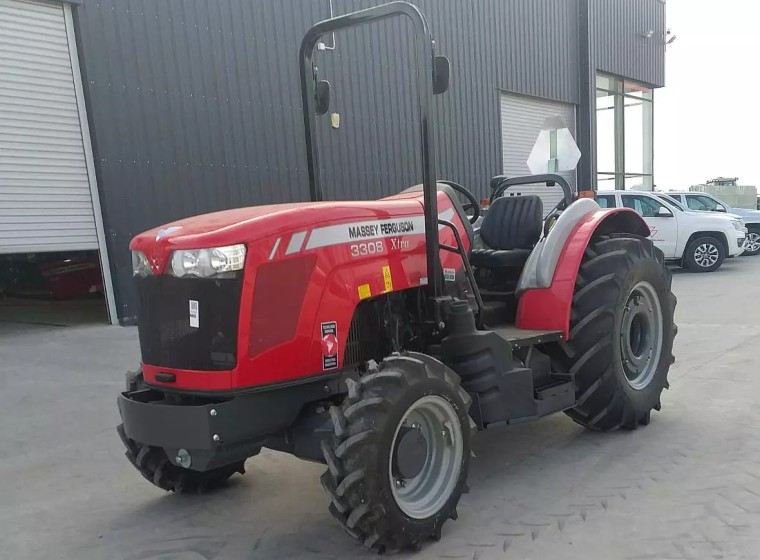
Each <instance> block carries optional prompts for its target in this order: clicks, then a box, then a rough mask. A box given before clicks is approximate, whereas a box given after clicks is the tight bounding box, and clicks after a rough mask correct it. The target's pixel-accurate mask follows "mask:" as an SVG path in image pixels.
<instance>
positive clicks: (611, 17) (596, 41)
mask: <svg viewBox="0 0 760 560" xmlns="http://www.w3.org/2000/svg"><path fill="white" fill-rule="evenodd" d="M589 1H590V6H589V7H590V19H591V30H592V43H591V50H592V60H593V61H594V62H595V64H596V68H597V69H598V70H600V71H603V72H609V73H611V74H616V75H618V76H622V77H625V78H630V79H632V80H636V81H639V82H644V83H645V84H649V85H652V86H654V87H662V86H664V85H665V39H664V37H665V31H666V28H665V2H664V1H663V0H635V1H632V0H589ZM647 31H652V32H653V34H652V36H651V37H649V38H646V37H644V34H645V33H646V32H647Z"/></svg>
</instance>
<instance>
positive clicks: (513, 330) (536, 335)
mask: <svg viewBox="0 0 760 560" xmlns="http://www.w3.org/2000/svg"><path fill="white" fill-rule="evenodd" d="M493 332H495V333H496V334H498V335H499V336H500V337H502V338H503V339H504V340H506V341H508V342H509V343H510V344H512V346H515V347H517V348H520V347H523V348H524V347H526V346H534V345H536V344H544V343H545V342H557V341H559V340H562V336H563V332H562V331H530V330H527V329H518V328H517V327H515V326H513V325H510V326H508V327H497V328H495V329H493Z"/></svg>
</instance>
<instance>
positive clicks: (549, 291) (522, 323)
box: [516, 208, 650, 340]
mask: <svg viewBox="0 0 760 560" xmlns="http://www.w3.org/2000/svg"><path fill="white" fill-rule="evenodd" d="M597 233H605V234H610V233H632V234H635V235H640V236H642V237H649V234H650V230H649V226H648V225H647V224H646V222H645V221H644V219H643V218H642V217H641V216H639V215H638V214H637V213H636V212H634V211H633V210H631V209H629V208H609V209H598V210H592V211H590V212H588V213H587V214H585V215H584V216H582V217H581V218H580V219H579V220H578V222H577V224H576V225H575V227H574V229H573V230H572V232H571V233H570V235H569V236H568V238H567V241H566V242H565V244H564V247H563V249H562V252H561V253H560V256H559V260H558V261H557V265H556V268H555V269H554V275H553V276H552V280H551V285H549V286H548V287H546V288H534V289H527V290H525V291H524V292H523V293H522V295H521V296H520V300H519V303H518V306H517V320H516V326H517V327H519V328H521V329H530V330H557V331H563V332H564V339H565V340H567V339H568V338H569V337H570V308H571V306H572V303H573V293H574V291H575V281H576V277H577V276H578V270H579V268H580V265H581V260H582V259H583V254H584V253H585V252H586V248H587V247H588V245H589V243H590V241H591V239H592V238H593V236H594V235H595V234H597Z"/></svg>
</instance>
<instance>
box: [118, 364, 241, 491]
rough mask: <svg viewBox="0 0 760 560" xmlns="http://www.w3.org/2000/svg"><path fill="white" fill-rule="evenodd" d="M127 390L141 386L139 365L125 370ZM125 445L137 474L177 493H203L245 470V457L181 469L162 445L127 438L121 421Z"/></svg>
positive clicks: (166, 489)
mask: <svg viewBox="0 0 760 560" xmlns="http://www.w3.org/2000/svg"><path fill="white" fill-rule="evenodd" d="M125 377H126V384H127V391H137V390H139V389H144V388H145V387H146V385H145V379H144V377H143V372H142V367H139V368H138V369H137V371H128V372H127V373H126V376H125ZM116 431H117V432H118V433H119V437H120V438H121V441H122V443H124V447H126V451H125V453H124V454H125V455H126V457H127V460H128V461H129V462H130V463H132V466H133V467H135V468H136V469H137V470H138V471H139V472H140V474H141V475H142V476H143V478H145V480H147V481H148V482H150V483H151V484H153V485H154V486H157V487H158V488H161V490H165V491H167V492H175V493H177V494H202V493H204V492H208V491H211V490H215V489H217V488H220V487H221V486H224V485H225V484H226V483H227V480H228V479H229V478H230V477H231V476H232V475H234V474H235V473H240V474H245V466H244V465H245V461H238V462H237V463H233V464H231V465H225V466H223V467H219V468H216V469H213V470H210V471H205V472H200V471H191V470H189V469H184V468H182V467H179V466H177V465H175V464H173V463H172V462H171V461H169V458H168V457H167V456H166V453H165V452H164V450H163V449H161V448H158V447H151V446H149V445H143V444H141V443H139V442H136V441H135V440H133V439H131V438H129V437H128V436H127V434H126V432H125V431H124V424H119V426H118V427H117V428H116Z"/></svg>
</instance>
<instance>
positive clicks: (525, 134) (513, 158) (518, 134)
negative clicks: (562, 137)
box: [501, 93, 576, 214]
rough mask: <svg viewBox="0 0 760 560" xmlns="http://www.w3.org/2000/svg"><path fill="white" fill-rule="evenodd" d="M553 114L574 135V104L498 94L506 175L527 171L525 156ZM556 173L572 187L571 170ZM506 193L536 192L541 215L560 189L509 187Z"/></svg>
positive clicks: (573, 182)
mask: <svg viewBox="0 0 760 560" xmlns="http://www.w3.org/2000/svg"><path fill="white" fill-rule="evenodd" d="M554 116H559V117H560V118H561V119H562V121H563V122H564V123H565V125H566V126H567V127H568V128H569V129H570V132H571V133H572V134H573V137H575V106H574V105H570V104H567V103H558V102H554V101H547V100H545V99H538V98H536V97H528V96H525V95H517V94H512V93H502V94H501V147H502V161H503V162H504V174H505V175H506V176H507V177H516V176H520V175H530V174H531V172H530V169H528V163H527V162H528V156H529V155H530V151H531V150H532V149H533V144H535V142H536V139H537V138H538V133H539V132H540V131H541V126H542V125H543V124H544V121H545V120H546V119H547V118H548V117H554ZM560 175H562V176H563V177H565V179H567V180H568V182H569V183H570V186H571V187H573V189H575V188H576V185H575V171H570V172H562V173H560ZM509 192H510V193H513V192H514V193H515V194H517V193H520V194H537V195H539V196H540V197H541V199H542V200H543V203H544V213H545V214H546V213H548V212H549V210H551V209H552V208H553V207H554V205H555V204H557V203H558V202H559V201H560V200H562V189H560V188H559V187H547V186H546V185H531V186H525V187H512V188H511V189H509Z"/></svg>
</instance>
